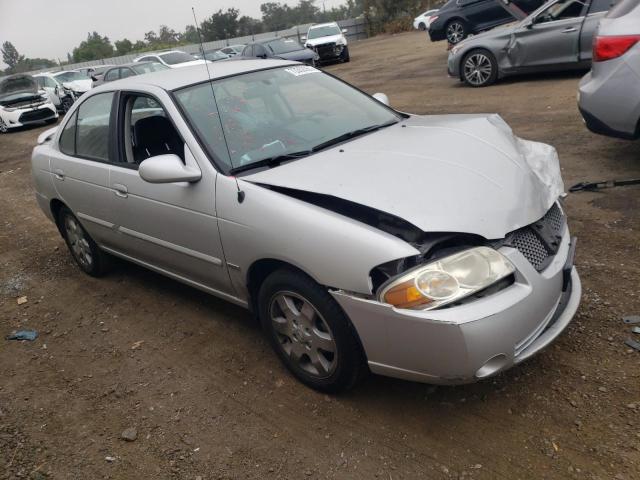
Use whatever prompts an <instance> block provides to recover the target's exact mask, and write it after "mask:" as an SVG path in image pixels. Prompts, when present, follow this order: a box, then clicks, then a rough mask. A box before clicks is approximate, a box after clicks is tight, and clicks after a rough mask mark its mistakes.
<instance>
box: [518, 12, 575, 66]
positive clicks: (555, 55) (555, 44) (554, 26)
mask: <svg viewBox="0 0 640 480" xmlns="http://www.w3.org/2000/svg"><path fill="white" fill-rule="evenodd" d="M585 10H586V6H585V3H584V2H583V1H582V0H558V1H557V2H550V4H549V6H548V7H547V8H546V9H544V10H543V11H541V12H540V13H539V14H538V15H537V16H536V18H535V19H534V21H533V23H532V24H531V25H529V26H527V27H523V28H521V29H520V30H518V31H517V32H516V33H515V37H516V38H515V43H514V47H513V51H512V52H510V56H511V57H512V58H513V59H514V64H515V65H516V66H518V67H524V68H530V69H531V70H536V69H538V68H540V69H548V68H550V67H561V66H563V65H569V64H575V63H576V62H577V61H578V52H579V44H580V29H581V27H582V21H583V20H584V15H585V13H586V12H585Z"/></svg>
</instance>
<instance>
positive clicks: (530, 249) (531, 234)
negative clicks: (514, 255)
mask: <svg viewBox="0 0 640 480" xmlns="http://www.w3.org/2000/svg"><path fill="white" fill-rule="evenodd" d="M564 224H565V218H564V214H563V213H562V210H561V209H560V207H559V206H558V204H557V203H554V204H553V206H552V207H551V208H550V209H549V211H548V212H547V213H546V214H545V216H544V217H542V218H541V219H540V220H538V221H537V222H535V223H532V224H531V225H528V226H526V227H523V228H520V229H518V230H516V231H515V232H512V233H511V234H509V235H508V236H507V241H506V245H509V246H511V247H514V248H517V249H518V251H519V252H520V253H522V255H523V256H524V257H525V258H526V259H527V260H528V261H529V263H530V264H531V265H533V267H534V268H535V269H536V270H538V271H542V270H544V269H545V268H546V266H547V265H548V264H549V262H550V261H551V260H552V259H553V257H554V255H555V254H556V253H558V248H559V247H560V241H561V240H562V229H563V227H564Z"/></svg>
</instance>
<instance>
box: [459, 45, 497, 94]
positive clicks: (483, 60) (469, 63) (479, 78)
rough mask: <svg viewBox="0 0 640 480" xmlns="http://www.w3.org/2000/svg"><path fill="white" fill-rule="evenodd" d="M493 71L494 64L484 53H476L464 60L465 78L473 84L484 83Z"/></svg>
mask: <svg viewBox="0 0 640 480" xmlns="http://www.w3.org/2000/svg"><path fill="white" fill-rule="evenodd" d="M492 73H493V65H492V64H491V60H489V57H488V56H487V55H485V54H484V53H474V54H473V55H470V56H469V57H468V58H467V59H466V60H465V62H464V78H465V79H466V80H467V81H468V82H469V83H470V84H471V85H476V86H478V85H484V84H485V83H486V82H487V81H488V80H489V78H490V77H491V74H492Z"/></svg>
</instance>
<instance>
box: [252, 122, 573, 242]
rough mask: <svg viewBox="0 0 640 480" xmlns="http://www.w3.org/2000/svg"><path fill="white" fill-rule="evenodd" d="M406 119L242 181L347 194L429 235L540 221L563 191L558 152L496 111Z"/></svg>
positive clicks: (497, 232)
mask: <svg viewBox="0 0 640 480" xmlns="http://www.w3.org/2000/svg"><path fill="white" fill-rule="evenodd" d="M402 124H404V125H405V126H403V125H402ZM402 124H397V125H393V126H391V127H387V128H385V129H383V130H380V131H378V132H375V133H372V134H369V135H365V136H363V137H359V138H357V139H356V140H354V141H351V142H348V143H345V144H343V145H341V146H339V147H336V148H332V149H330V150H326V151H323V152H320V153H318V154H316V155H312V156H310V157H307V158H303V159H301V160H298V161H294V162H290V163H287V164H285V165H282V166H281V167H278V168H273V169H270V170H265V171H261V172H258V173H255V174H252V175H248V176H246V177H243V180H246V181H250V182H254V183H258V184H266V185H273V186H278V187H285V188H290V189H297V190H302V191H307V192H314V193H319V194H325V195H331V196H334V197H338V198H342V199H344V200H349V201H351V202H355V203H358V204H361V205H366V206H369V207H372V208H375V209H377V210H381V211H383V212H386V213H389V214H392V215H395V216H397V217H400V218H403V219H404V220H406V221H408V222H410V223H412V224H413V225H415V226H416V227H418V228H420V229H421V230H422V231H425V232H460V233H472V234H477V235H481V236H483V237H484V238H486V239H498V238H503V237H505V236H506V234H507V233H509V232H512V231H514V230H516V229H518V228H521V227H523V226H526V225H529V224H531V223H533V222H535V221H536V220H539V219H540V218H541V217H543V216H544V214H545V213H546V212H547V210H548V209H549V208H550V207H551V205H552V204H553V202H555V201H556V200H557V199H558V197H559V196H560V195H561V194H562V193H563V192H564V185H563V183H562V178H561V174H560V166H559V162H558V155H557V153H556V151H555V149H554V148H553V147H551V146H549V145H545V144H542V143H537V142H529V141H526V140H522V139H520V138H518V137H516V136H515V135H513V133H512V131H511V129H510V128H509V126H508V125H507V124H506V123H505V122H504V121H503V120H502V118H500V116H498V115H438V116H412V117H411V118H409V119H408V120H406V121H403V122H402Z"/></svg>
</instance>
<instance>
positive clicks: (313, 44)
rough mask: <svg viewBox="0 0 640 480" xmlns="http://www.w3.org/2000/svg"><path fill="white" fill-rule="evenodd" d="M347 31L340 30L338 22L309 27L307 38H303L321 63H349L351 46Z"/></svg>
mask: <svg viewBox="0 0 640 480" xmlns="http://www.w3.org/2000/svg"><path fill="white" fill-rule="evenodd" d="M345 33H347V29H346V28H345V29H340V26H339V25H338V24H337V23H336V22H332V23H321V24H318V25H312V26H311V27H309V32H308V33H307V36H306V37H302V40H303V41H304V44H305V46H306V47H307V48H310V49H312V50H314V51H315V52H316V53H317V54H318V55H319V56H320V61H321V62H324V61H329V60H341V61H343V62H348V61H349V60H350V58H349V46H348V45H347V38H346V37H345Z"/></svg>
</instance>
